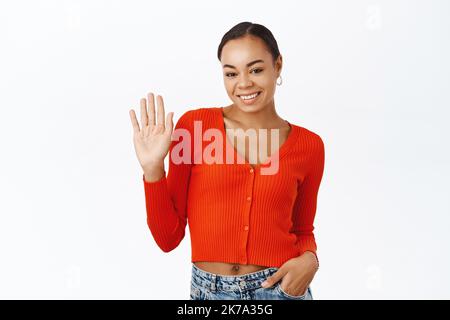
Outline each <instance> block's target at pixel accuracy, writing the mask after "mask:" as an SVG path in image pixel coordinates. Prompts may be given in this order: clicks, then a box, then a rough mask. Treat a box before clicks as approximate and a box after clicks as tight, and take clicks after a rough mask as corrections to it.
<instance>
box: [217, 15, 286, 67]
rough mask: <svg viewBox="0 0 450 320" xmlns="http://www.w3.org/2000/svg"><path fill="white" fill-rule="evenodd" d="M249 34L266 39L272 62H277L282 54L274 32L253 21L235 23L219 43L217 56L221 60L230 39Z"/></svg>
mask: <svg viewBox="0 0 450 320" xmlns="http://www.w3.org/2000/svg"><path fill="white" fill-rule="evenodd" d="M247 35H251V36H255V37H258V38H260V39H261V40H263V41H264V43H265V44H266V46H267V49H268V50H269V52H270V53H271V55H272V59H273V61H272V63H275V61H276V60H277V58H278V56H279V55H280V51H279V50H278V44H277V41H276V40H275V38H274V36H273V34H272V32H270V30H269V29H267V28H266V27H265V26H263V25H261V24H257V23H251V22H247V21H245V22H241V23H238V24H237V25H235V26H234V27H233V28H231V29H230V30H228V31H227V33H225V35H224V36H223V37H222V41H221V42H220V44H219V48H218V50H217V58H219V61H220V59H221V56H222V49H223V46H224V45H225V44H226V43H227V42H228V41H230V40H233V39H239V38H243V37H245V36H247Z"/></svg>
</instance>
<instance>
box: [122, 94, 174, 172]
mask: <svg viewBox="0 0 450 320" xmlns="http://www.w3.org/2000/svg"><path fill="white" fill-rule="evenodd" d="M147 98H148V102H147V100H146V99H145V98H142V99H141V102H140V103H141V126H139V123H138V120H137V118H136V113H135V112H134V110H133V109H131V110H130V111H129V113H130V118H131V123H132V125H133V142H134V148H135V151H136V155H137V157H138V160H139V163H140V164H141V166H142V168H143V169H144V170H145V169H146V168H150V167H152V166H161V165H164V158H165V157H166V155H167V153H168V152H169V147H170V143H171V136H172V131H173V112H169V113H168V115H167V120H166V121H165V113H164V101H163V98H162V96H160V95H158V96H157V101H158V115H157V117H155V102H154V95H153V93H149V94H148V95H147ZM147 105H148V112H147ZM155 120H157V123H155Z"/></svg>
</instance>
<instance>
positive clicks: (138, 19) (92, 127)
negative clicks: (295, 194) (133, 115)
mask: <svg viewBox="0 0 450 320" xmlns="http://www.w3.org/2000/svg"><path fill="white" fill-rule="evenodd" d="M449 13H450V2H448V1H445V0H442V1H437V0H433V1H431V0H423V1H419V0H417V1H412V0H410V1H406V0H404V1H399V0H395V1H393V0H384V1H375V0H371V1H368V0H353V1H350V0H346V1H333V0H329V1H324V0H322V1H278V2H273V1H261V0H258V1H245V2H242V1H235V0H234V1H226V2H217V1H206V0H205V1H153V2H150V1H118V0H114V1H106V0H105V1H68V0H66V1H61V0H54V1H50V0H47V1H12V0H10V1H2V2H0V39H1V43H0V46H1V50H0V70H1V71H0V90H1V94H0V139H1V158H0V159H1V166H0V177H1V179H0V192H1V195H2V196H1V201H0V214H1V216H0V250H1V257H0V261H1V263H0V297H1V298H3V299H15V298H20V299H31V298H32V299H35V298H38V299H49V298H56V299H69V298H74V299H79V298H82V299H97V298H100V299H109V298H112V299H119V298H120V299H188V298H189V286H190V283H189V281H190V277H191V274H190V272H191V262H190V254H191V251H190V237H189V229H188V228H187V229H186V237H185V239H184V240H183V241H182V242H181V244H180V246H179V247H177V248H176V249H175V250H173V251H172V252H170V253H164V252H162V251H161V250H160V249H159V248H158V247H157V245H156V243H155V242H154V240H153V238H152V236H151V234H150V231H149V229H148V227H147V225H146V213H145V199H144V188H143V182H142V172H141V168H140V166H139V163H138V160H137V158H136V155H135V152H134V148H133V144H132V127H131V123H130V118H129V114H128V110H129V109H130V108H134V109H135V110H136V111H137V112H138V114H139V99H140V98H141V97H144V96H145V94H146V93H147V92H149V91H152V92H155V93H157V94H161V95H163V97H164V99H165V105H166V110H167V111H174V112H175V115H174V119H175V121H176V120H177V119H178V118H179V116H180V115H181V114H182V113H183V112H185V111H187V110H189V109H193V108H199V107H209V106H224V105H227V104H229V103H230V101H229V99H228V96H227V95H226V91H225V88H224V85H223V80H222V72H221V66H220V62H219V61H218V60H217V57H216V53H217V47H218V45H219V42H220V39H221V38H222V36H223V34H224V33H225V32H226V31H227V30H229V29H230V28H231V27H232V26H234V25H235V24H237V23H239V22H242V21H250V22H255V23H260V24H263V25H265V26H266V27H268V28H269V29H270V30H271V31H272V32H273V34H274V36H275V37H276V39H277V41H278V45H279V47H280V51H281V53H282V55H283V61H284V67H283V71H282V76H283V84H282V86H280V87H277V92H276V101H275V103H276V108H277V111H278V113H279V114H280V116H282V117H284V118H285V119H288V120H289V121H291V122H293V123H295V124H297V125H300V126H303V127H306V128H308V129H310V130H312V131H314V132H317V133H318V134H319V135H320V136H321V137H322V139H323V140H324V143H325V149H326V160H325V172H324V177H323V180H322V184H321V187H320V191H319V198H318V201H319V202H318V207H317V215H316V220H315V228H316V229H315V235H316V240H317V245H318V255H319V258H320V261H321V268H320V270H319V271H318V273H317V274H316V276H315V278H314V280H313V282H312V283H311V288H312V291H313V296H314V298H315V299H432V298H436V299H449V298H450V286H449V285H450V275H449V272H448V270H450V260H449V240H450V237H449V234H448V230H449V227H450V218H449V213H450V202H449V191H450V190H449V180H450V175H449V173H450V172H449V161H450V153H449V141H448V140H449V139H448V138H449V136H450V129H449V126H448V125H447V122H448V119H449V116H450V112H449V107H450V95H449V91H450V90H449V89H450V62H449V59H448V57H450V44H449V39H450V22H449V19H448V17H449ZM166 160H167V159H166ZM166 164H167V162H166Z"/></svg>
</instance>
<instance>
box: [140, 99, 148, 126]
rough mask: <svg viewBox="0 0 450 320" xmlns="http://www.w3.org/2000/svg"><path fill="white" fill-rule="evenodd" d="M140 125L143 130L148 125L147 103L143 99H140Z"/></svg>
mask: <svg viewBox="0 0 450 320" xmlns="http://www.w3.org/2000/svg"><path fill="white" fill-rule="evenodd" d="M141 125H142V128H145V127H146V126H147V125H148V115H147V101H146V100H145V98H142V99H141Z"/></svg>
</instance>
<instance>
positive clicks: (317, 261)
mask: <svg viewBox="0 0 450 320" xmlns="http://www.w3.org/2000/svg"><path fill="white" fill-rule="evenodd" d="M308 252H309V253H308ZM303 254H308V255H310V256H312V258H313V260H314V263H315V265H316V269H319V258H317V254H316V253H315V252H313V251H310V250H307V251H305V252H304V253H303Z"/></svg>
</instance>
